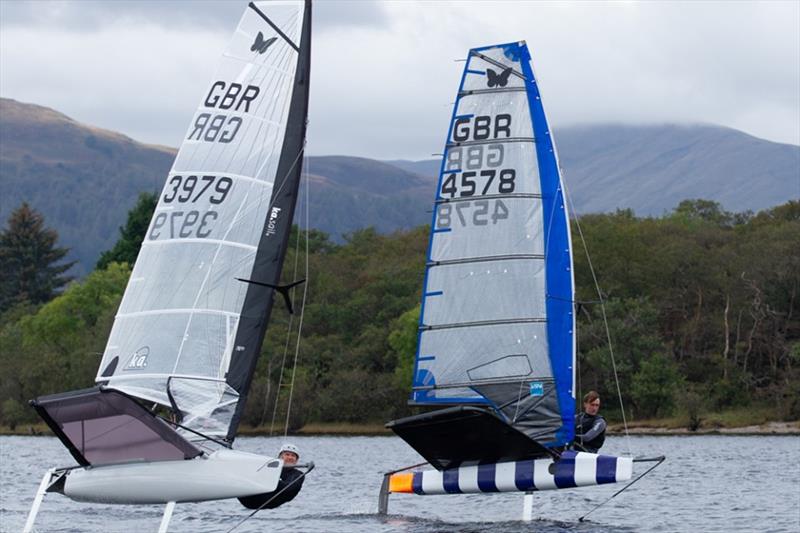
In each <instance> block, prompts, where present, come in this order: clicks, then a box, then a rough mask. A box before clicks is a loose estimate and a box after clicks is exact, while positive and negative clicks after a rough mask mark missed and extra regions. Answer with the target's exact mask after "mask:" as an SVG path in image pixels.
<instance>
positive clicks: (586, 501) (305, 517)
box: [0, 436, 800, 533]
mask: <svg viewBox="0 0 800 533" xmlns="http://www.w3.org/2000/svg"><path fill="white" fill-rule="evenodd" d="M290 440H291V441H292V442H294V443H295V444H297V445H298V446H300V449H301V451H302V452H303V460H313V461H314V462H315V463H316V465H317V468H316V469H315V470H314V471H313V472H312V473H311V474H310V475H309V477H308V479H307V480H306V482H305V485H304V487H303V491H302V492H301V493H300V495H299V496H298V497H297V498H296V499H295V500H294V501H292V502H291V503H289V504H286V505H285V506H283V507H281V508H278V509H275V510H267V511H262V512H259V513H258V514H256V516H255V517H253V518H252V519H250V520H249V521H247V522H245V523H244V524H242V525H241V526H240V527H239V528H237V529H236V530H235V531H237V532H256V531H309V532H330V531H342V532H347V533H356V532H414V533H430V532H437V533H438V532H499V531H509V532H515V531H544V532H557V531H577V532H593V531H625V532H627V531H669V532H673V531H732V530H734V531H765V532H766V531H774V532H779V531H787V532H789V531H791V532H797V531H800V437H797V436H791V437H772V436H769V437H766V436H765V437H734V436H686V437H676V436H668V437H667V436H659V437H643V436H636V437H633V436H632V437H630V440H629V441H628V440H626V439H625V438H623V437H609V438H608V439H607V440H606V446H605V447H604V449H603V451H604V452H606V453H611V454H614V453H624V452H626V451H627V450H628V446H629V445H630V449H631V451H632V453H633V454H634V455H636V456H644V455H647V456H653V455H661V454H664V455H666V456H667V461H666V462H665V463H663V464H662V465H661V466H660V467H658V468H656V469H655V470H654V471H653V472H651V473H650V474H649V475H647V476H645V477H644V478H643V479H642V480H640V481H639V482H637V483H636V484H635V485H633V486H632V487H631V488H630V489H628V490H626V491H625V492H624V493H622V494H621V495H619V496H618V497H617V498H615V499H613V500H611V502H609V503H608V504H607V505H605V506H603V507H601V508H600V509H598V510H597V511H595V512H593V513H592V514H591V515H590V516H589V518H588V519H587V521H586V522H582V523H581V522H578V518H579V517H580V516H582V515H583V514H585V513H586V512H587V511H589V510H590V509H591V508H592V507H593V506H594V505H595V504H597V503H600V502H602V501H603V500H605V499H606V498H608V497H609V496H611V495H612V494H613V493H614V492H616V491H617V490H619V489H620V488H622V485H605V486H600V487H585V488H580V489H566V490H557V491H543V492H537V493H535V494H534V513H533V514H534V521H533V522H532V523H525V522H521V521H520V520H519V518H520V517H521V514H522V501H523V496H522V495H521V494H487V495H448V496H415V495H404V494H396V495H392V496H391V499H390V502H389V515H388V516H384V517H382V516H378V515H377V514H376V510H377V501H378V490H379V488H380V484H381V479H382V473H383V472H385V471H387V470H392V469H395V468H398V467H401V466H406V465H411V464H414V463H417V462H420V458H419V456H418V455H417V454H416V452H414V451H413V450H412V449H410V448H409V447H408V446H406V445H405V443H404V442H402V441H401V440H400V439H398V438H395V437H294V438H291V439H290ZM282 441H283V439H282V438H266V437H253V438H245V437H243V438H240V439H239V440H237V448H239V449H243V450H248V451H255V452H261V453H275V452H276V450H277V449H278V447H279V446H280V443H281V442H282ZM71 464H74V461H73V459H72V457H71V456H70V455H69V454H68V452H67V451H66V450H65V449H64V447H63V446H62V445H61V443H60V442H59V441H58V440H56V439H55V438H51V437H0V531H4V532H5V531H9V532H10V531H20V530H21V529H22V526H23V524H24V523H25V518H26V516H27V512H28V510H29V508H30V505H31V502H32V501H33V497H34V494H35V492H36V489H37V487H38V485H39V482H40V480H41V478H42V475H43V474H44V471H45V470H46V468H47V467H50V466H67V465H71ZM646 468H647V465H646V464H645V465H643V464H637V465H636V466H635V468H634V475H636V474H637V473H639V472H642V471H644V470H645V469H646ZM162 512H163V507H161V506H127V505H96V504H80V503H76V502H73V501H71V500H69V499H67V498H66V497H64V496H61V495H59V494H51V495H48V496H47V497H45V500H44V503H43V504H42V507H41V510H40V511H39V517H38V519H37V522H36V525H37V530H38V531H56V532H67V531H70V532H79V531H87V532H126V533H127V532H137V533H139V532H140V533H144V532H147V531H156V530H157V529H158V525H159V522H160V520H161V514H162ZM248 513H249V511H248V510H246V509H244V508H243V507H242V506H240V505H239V503H238V502H237V501H235V500H233V501H220V502H208V503H199V504H183V505H181V504H179V505H178V506H177V507H176V509H175V514H174V515H173V518H172V522H171V525H170V531H175V532H193V533H194V532H204V531H227V530H228V529H230V528H231V527H233V526H234V525H236V523H237V522H239V521H240V520H241V519H242V518H244V517H245V516H246V515H247V514H248Z"/></svg>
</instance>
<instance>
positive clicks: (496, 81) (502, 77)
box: [486, 67, 511, 87]
mask: <svg viewBox="0 0 800 533" xmlns="http://www.w3.org/2000/svg"><path fill="white" fill-rule="evenodd" d="M486 76H487V77H488V78H489V79H488V80H486V85H488V86H489V87H505V86H506V85H508V77H509V76H511V67H508V68H506V69H503V72H501V73H500V74H498V73H497V72H496V71H494V70H492V69H490V68H487V69H486Z"/></svg>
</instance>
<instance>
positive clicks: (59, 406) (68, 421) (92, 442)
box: [31, 387, 202, 466]
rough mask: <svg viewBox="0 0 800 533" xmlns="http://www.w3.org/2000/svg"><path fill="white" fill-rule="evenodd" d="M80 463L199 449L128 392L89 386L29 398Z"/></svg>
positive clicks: (185, 454) (189, 453) (169, 456)
mask: <svg viewBox="0 0 800 533" xmlns="http://www.w3.org/2000/svg"><path fill="white" fill-rule="evenodd" d="M31 404H32V405H33V407H34V408H35V409H36V411H37V412H38V413H39V415H40V416H41V417H42V418H43V419H44V421H45V422H46V423H47V425H48V426H50V429H52V430H53V433H55V434H56V436H57V437H58V438H59V439H61V442H63V443H64V445H65V446H66V447H67V449H68V450H69V452H70V453H71V454H72V456H73V457H74V458H75V460H76V461H78V463H79V464H80V465H81V466H100V465H106V464H117V463H127V462H138V461H176V460H181V459H192V458H194V457H197V456H198V455H200V454H201V453H202V452H201V451H200V450H199V449H198V448H196V447H195V446H194V445H192V444H191V443H190V442H189V441H187V440H186V439H184V438H183V437H181V436H180V435H179V434H178V433H176V432H175V431H174V430H173V429H172V428H171V427H170V426H169V425H168V424H167V423H166V422H164V421H163V420H160V419H158V418H156V417H155V416H154V415H153V414H152V413H151V412H150V411H148V410H147V409H145V407H144V406H142V405H141V404H140V403H139V402H137V401H136V400H134V399H133V398H131V397H129V396H127V395H125V394H123V393H121V392H119V391H115V390H111V389H103V388H101V387H94V388H91V389H83V390H78V391H72V392H66V393H62V394H53V395H50V396H42V397H40V398H37V399H36V400H33V401H32V402H31Z"/></svg>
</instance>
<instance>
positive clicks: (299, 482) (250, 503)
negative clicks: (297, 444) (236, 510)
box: [239, 467, 305, 509]
mask: <svg viewBox="0 0 800 533" xmlns="http://www.w3.org/2000/svg"><path fill="white" fill-rule="evenodd" d="M303 481H305V477H304V476H303V473H302V472H300V471H299V470H298V469H296V468H292V467H284V468H283V471H282V472H281V478H280V480H278V486H277V487H276V488H275V490H274V491H272V492H265V493H263V494H256V495H254V496H245V497H244V498H239V502H241V504H242V505H244V506H245V507H247V508H248V509H274V508H276V507H278V506H280V505H283V504H284V503H286V502H289V501H292V500H293V499H294V497H295V496H297V494H298V493H299V492H300V488H301V487H302V486H303ZM290 485H291V486H290ZM287 487H288V488H287ZM284 489H286V490H284ZM281 491H283V492H281ZM279 493H280V494H279ZM273 496H274V497H275V498H274V499H273V500H272V501H270V502H269V503H267V504H266V505H264V504H265V503H266V502H267V501H269V500H270V498H272V497H273ZM262 506H263V507H262Z"/></svg>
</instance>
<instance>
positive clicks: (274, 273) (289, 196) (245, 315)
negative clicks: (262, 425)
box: [226, 0, 311, 441]
mask: <svg viewBox="0 0 800 533" xmlns="http://www.w3.org/2000/svg"><path fill="white" fill-rule="evenodd" d="M298 47H299V52H298V53H299V57H298V60H297V67H296V72H295V85H294V90H293V93H292V97H291V103H290V107H289V114H288V116H287V124H286V133H285V136H284V140H283V146H282V148H281V153H280V159H279V162H278V170H277V172H276V180H275V184H274V188H273V191H272V197H271V199H270V207H269V211H268V214H267V218H266V221H265V222H264V228H263V231H262V233H261V239H260V241H259V243H258V251H257V252H256V258H255V263H254V265H253V272H252V275H251V277H250V280H252V281H254V282H256V283H250V284H248V288H247V293H246V295H245V300H244V306H243V307H242V313H241V316H240V319H239V327H238V330H237V332H236V337H235V341H234V345H233V352H232V354H231V363H230V367H229V369H228V374H227V376H226V382H227V383H228V385H229V386H230V387H231V388H233V389H234V390H235V391H236V392H238V394H239V401H238V403H237V405H236V410H235V411H234V414H233V418H232V420H231V423H230V426H229V428H228V434H227V437H226V438H227V439H228V440H230V441H232V440H233V439H234V438H235V437H236V430H237V428H238V427H239V423H240V421H241V418H242V413H243V411H244V408H245V404H246V401H247V395H248V392H249V390H250V384H251V382H252V380H253V373H254V372H255V368H256V362H257V361H258V356H259V353H260V351H261V345H262V343H263V342H264V335H265V333H266V329H267V324H268V323H269V317H270V314H271V312H272V306H273V303H274V296H275V294H274V292H275V291H274V289H272V288H269V287H266V286H264V285H261V284H267V285H277V284H278V282H279V280H280V276H281V269H282V267H283V260H284V258H285V256H286V249H287V246H288V241H289V233H290V231H291V228H292V220H293V219H294V210H295V206H296V204H297V194H298V189H299V186H300V176H301V171H302V163H303V151H304V147H305V138H306V122H307V120H306V117H307V116H308V94H309V76H310V65H311V2H310V0H307V1H306V5H305V15H304V18H303V29H302V34H301V38H300V43H299V46H298Z"/></svg>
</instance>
